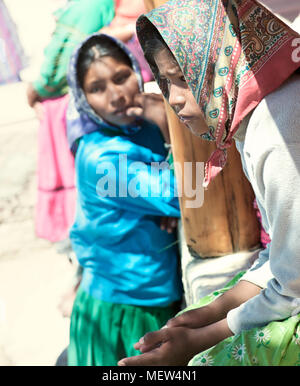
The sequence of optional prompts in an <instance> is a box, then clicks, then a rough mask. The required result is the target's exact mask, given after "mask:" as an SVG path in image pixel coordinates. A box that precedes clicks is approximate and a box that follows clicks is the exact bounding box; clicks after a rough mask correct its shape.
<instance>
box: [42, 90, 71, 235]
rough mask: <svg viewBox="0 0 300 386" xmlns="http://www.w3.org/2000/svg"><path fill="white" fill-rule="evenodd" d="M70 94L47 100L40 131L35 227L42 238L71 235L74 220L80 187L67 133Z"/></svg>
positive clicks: (44, 103)
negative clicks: (76, 188)
mask: <svg viewBox="0 0 300 386" xmlns="http://www.w3.org/2000/svg"><path fill="white" fill-rule="evenodd" d="M68 100H69V96H68V95H65V96H63V97H61V98H57V99H52V100H50V99H49V100H47V101H44V102H43V108H44V119H43V121H42V122H41V124H40V128H39V133H38V168H37V179H38V194H37V205H36V217H35V229H36V235H37V236H38V237H41V238H44V239H47V240H49V241H51V242H56V241H60V240H63V239H65V238H66V237H68V234H69V228H70V226H71V225H72V223H73V221H74V214H75V202H76V190H75V166H74V157H73V155H72V153H71V151H70V149H69V146H68V142H67V136H66V119H65V118H66V110H67V105H68Z"/></svg>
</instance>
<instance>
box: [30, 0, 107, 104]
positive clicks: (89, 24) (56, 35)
mask: <svg viewBox="0 0 300 386" xmlns="http://www.w3.org/2000/svg"><path fill="white" fill-rule="evenodd" d="M113 17H114V2H113V0H82V1H77V2H70V5H68V6H66V7H65V9H64V10H63V11H62V12H60V14H59V18H58V19H57V22H56V27H55V30H54V32H53V35H52V38H51V41H50V43H49V44H48V46H47V47H46V48H45V51H44V62H43V64H42V67H41V71H40V75H39V77H38V79H37V80H36V81H35V82H34V83H33V86H34V88H35V90H36V91H37V92H38V94H39V95H41V96H42V97H44V98H49V97H55V96H59V95H64V94H66V93H67V92H68V85H67V79H66V74H67V70H68V65H69V60H70V57H71V55H72V53H73V50H74V48H75V46H76V45H77V44H79V43H80V42H81V41H82V40H83V39H85V38H86V36H88V35H89V34H92V33H94V32H97V31H99V30H100V29H101V28H102V27H104V26H105V25H107V24H109V23H110V22H111V20H112V19H113Z"/></svg>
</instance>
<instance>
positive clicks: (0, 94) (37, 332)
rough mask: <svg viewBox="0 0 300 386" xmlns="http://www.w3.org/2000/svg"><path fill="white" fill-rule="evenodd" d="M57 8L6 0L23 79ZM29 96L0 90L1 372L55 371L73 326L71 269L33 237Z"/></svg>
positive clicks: (19, 89)
mask: <svg viewBox="0 0 300 386" xmlns="http://www.w3.org/2000/svg"><path fill="white" fill-rule="evenodd" d="M25 3H26V4H25ZM58 3H59V2H58V1H56V0H47V1H46V0H43V2H40V1H38V0H28V1H27V0H26V2H23V1H19V0H7V1H6V4H7V5H8V6H9V8H10V10H11V13H12V15H13V17H14V20H15V22H16V23H17V25H18V28H19V32H20V36H21V39H22V41H23V43H24V47H25V50H26V53H27V54H28V56H29V58H30V66H29V67H28V68H27V69H26V71H25V72H24V78H25V80H31V79H32V78H33V77H34V76H35V72H36V71H37V69H38V67H39V65H40V62H41V56H42V50H43V47H44V45H45V43H46V42H47V39H49V38H50V33H51V28H52V26H53V24H52V22H53V20H52V17H51V11H52V10H53V9H54V8H55V7H56V5H58ZM32 11H35V12H32ZM37 15H40V17H37ZM25 16H26V17H25ZM27 16H28V17H27ZM37 31H40V33H37ZM25 90H26V82H23V83H18V84H13V85H7V86H0V106H1V108H0V148H1V151H0V366H1V365H2V366H3V365H28V366H35V365H50V366H51V365H53V364H54V363H55V361H56V358H57V356H58V355H59V354H60V352H61V351H62V350H63V349H64V348H65V346H66V345H67V344H68V333H69V319H68V318H63V316H62V314H61V312H60V311H59V310H58V308H57V306H58V304H59V302H60V298H61V296H62V294H63V293H64V291H65V290H66V289H67V288H68V287H69V285H70V282H71V279H72V277H73V272H74V267H73V266H72V265H71V264H70V263H69V261H68V259H67V257H66V255H62V254H58V253H57V252H56V247H55V246H54V245H53V244H51V243H49V242H48V241H46V240H41V239H38V238H36V236H35V232H34V208H35V200H36V161H37V131H38V122H37V120H36V118H35V116H34V114H33V111H32V110H31V109H30V108H29V107H28V106H27V104H26V97H25Z"/></svg>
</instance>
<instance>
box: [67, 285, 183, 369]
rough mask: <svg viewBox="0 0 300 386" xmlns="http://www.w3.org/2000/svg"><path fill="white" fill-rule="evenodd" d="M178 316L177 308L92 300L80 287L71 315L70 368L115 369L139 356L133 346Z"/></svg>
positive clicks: (138, 352)
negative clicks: (118, 364)
mask: <svg viewBox="0 0 300 386" xmlns="http://www.w3.org/2000/svg"><path fill="white" fill-rule="evenodd" d="M175 314H176V310H175V308H174V307H171V306H170V307H139V306H132V305H126V304H113V303H108V302H104V301H101V300H98V299H95V298H93V297H92V296H90V295H89V294H88V293H86V292H85V291H84V290H82V289H81V288H80V287H79V289H78V293H77V296H76V299H75V302H74V306H73V311H72V315H71V326H70V344H69V348H68V365H69V366H116V365H117V362H118V361H119V360H120V359H122V358H125V357H129V356H134V355H139V354H140V351H137V350H135V349H134V347H133V345H134V343H136V342H138V341H139V339H140V338H141V337H142V336H143V335H145V334H146V333H147V332H149V331H155V330H158V329H160V328H161V327H162V326H163V325H165V324H166V322H167V321H168V320H169V319H170V318H172V317H173V316H174V315H175Z"/></svg>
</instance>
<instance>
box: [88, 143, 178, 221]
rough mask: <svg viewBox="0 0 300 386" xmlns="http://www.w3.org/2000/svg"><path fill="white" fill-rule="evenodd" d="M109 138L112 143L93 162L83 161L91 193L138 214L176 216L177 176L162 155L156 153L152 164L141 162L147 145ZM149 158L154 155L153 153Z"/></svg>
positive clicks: (146, 156)
mask: <svg viewBox="0 0 300 386" xmlns="http://www.w3.org/2000/svg"><path fill="white" fill-rule="evenodd" d="M111 141H113V142H114V143H113V144H112V143H110V144H108V145H107V148H106V149H105V152H104V154H102V155H99V156H98V157H97V161H96V165H95V163H94V162H90V161H89V160H86V161H85V164H86V165H87V166H86V168H87V169H85V170H87V171H88V173H89V176H88V177H87V176H86V171H85V172H84V173H83V176H85V177H86V178H88V180H90V181H93V184H92V185H91V186H90V189H92V191H91V192H90V196H91V197H92V195H94V196H95V200H97V202H99V205H101V203H103V204H107V205H109V206H114V207H118V208H120V209H126V210H129V211H131V212H134V213H136V214H137V215H138V216H140V215H154V216H168V217H176V218H179V217H180V209H179V202H178V197H177V188H176V180H175V177H174V174H173V173H172V172H171V170H170V169H169V167H168V164H167V163H166V162H163V159H162V157H161V156H158V155H157V162H156V163H155V164H151V162H149V161H148V162H141V161H140V160H143V159H144V160H147V159H148V160H149V159H151V155H152V152H151V150H150V149H146V148H144V147H141V146H136V145H135V144H133V143H131V142H130V141H125V140H123V139H121V140H120V139H119V138H118V137H115V138H113V139H112V140H111ZM112 147H113V151H111V152H109V149H108V148H112ZM133 149H134V151H133ZM102 151H103V150H102ZM133 153H134V154H133ZM90 156H91V158H93V159H95V158H94V157H96V156H94V155H93V154H91V155H90ZM152 160H153V161H154V160H155V158H153V157H152ZM162 162H163V163H162ZM160 166H162V167H160Z"/></svg>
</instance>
